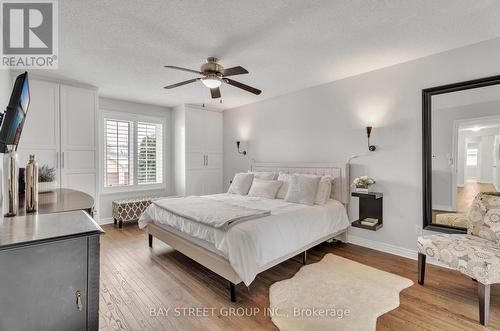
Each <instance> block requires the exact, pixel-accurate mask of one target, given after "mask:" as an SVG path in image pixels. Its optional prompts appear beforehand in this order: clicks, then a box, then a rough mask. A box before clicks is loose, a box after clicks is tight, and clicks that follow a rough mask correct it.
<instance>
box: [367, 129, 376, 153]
mask: <svg viewBox="0 0 500 331" xmlns="http://www.w3.org/2000/svg"><path fill="white" fill-rule="evenodd" d="M372 129H373V128H372V127H371V126H367V127H366V136H367V137H368V150H369V151H370V152H373V151H375V150H376V149H377V147H375V145H370V134H371V133H372Z"/></svg>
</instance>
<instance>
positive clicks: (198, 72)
mask: <svg viewBox="0 0 500 331" xmlns="http://www.w3.org/2000/svg"><path fill="white" fill-rule="evenodd" d="M164 67H165V68H169V69H176V70H182V71H187V72H192V73H195V74H199V75H203V73H202V72H201V71H198V70H192V69H187V68H182V67H177V66H164Z"/></svg>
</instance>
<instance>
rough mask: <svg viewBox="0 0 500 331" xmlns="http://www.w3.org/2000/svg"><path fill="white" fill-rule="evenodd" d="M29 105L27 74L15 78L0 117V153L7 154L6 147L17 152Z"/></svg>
mask: <svg viewBox="0 0 500 331" xmlns="http://www.w3.org/2000/svg"><path fill="white" fill-rule="evenodd" d="M29 105H30V89H29V84H28V73H27V72H25V73H23V74H20V75H19V76H17V78H16V81H15V83H14V88H13V89H12V94H11V95H10V101H9V105H8V106H7V109H6V110H5V113H4V114H3V117H2V123H1V126H0V153H6V152H8V149H7V146H13V147H12V149H13V150H17V145H18V144H19V139H20V137H21V132H22V130H23V126H24V121H25V119H26V114H27V113H28V108H29Z"/></svg>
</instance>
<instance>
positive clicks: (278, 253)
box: [139, 193, 349, 286]
mask: <svg viewBox="0 0 500 331" xmlns="http://www.w3.org/2000/svg"><path fill="white" fill-rule="evenodd" d="M205 197H207V198H210V199H215V200H219V201H224V202H227V203H231V204H234V205H241V206H245V207H249V208H254V209H261V210H270V211H271V215H270V216H266V217H262V218H258V219H254V220H250V221H247V222H243V223H238V224H235V225H233V226H231V227H230V228H229V229H228V230H227V231H223V230H221V229H216V228H214V227H210V226H207V225H204V224H200V223H197V222H194V221H190V220H189V219H186V218H183V217H180V216H176V215H174V214H172V213H169V212H168V211H166V210H164V209H161V208H159V207H158V206H156V205H154V204H151V205H150V206H149V207H148V208H147V209H146V211H145V212H144V213H143V214H142V215H141V218H140V220H139V227H140V228H141V229H142V228H144V227H146V226H147V223H149V222H154V223H155V224H158V225H162V224H163V225H168V226H170V227H172V228H174V229H176V230H178V231H181V232H182V233H184V234H187V235H189V236H191V237H194V238H196V239H199V240H203V241H205V242H208V243H209V244H212V245H213V246H214V247H215V249H216V250H217V251H218V252H219V254H220V255H222V256H224V257H226V258H227V259H228V260H229V262H230V263H231V266H232V267H233V269H234V270H235V271H236V273H237V274H238V275H239V276H240V278H241V280H242V281H243V282H244V283H245V284H246V285H247V286H248V285H250V283H251V282H252V281H253V280H254V279H255V276H256V275H257V273H258V272H259V269H260V268H262V267H264V266H265V265H266V264H268V263H270V262H272V261H274V260H276V259H279V258H280V257H283V256H286V255H289V254H291V253H293V252H295V251H297V250H299V249H301V248H302V247H304V246H306V245H308V244H310V243H312V242H315V241H317V240H319V239H321V238H323V237H325V236H326V235H329V234H333V233H336V232H339V231H341V230H344V229H346V228H347V227H348V226H349V220H348V218H347V213H346V210H345V208H344V206H343V205H342V204H341V203H340V202H339V201H336V200H329V201H328V202H327V203H326V204H324V205H314V206H306V205H301V204H295V203H290V202H286V201H283V200H280V199H266V198H259V197H248V196H241V195H236V194H227V193H223V194H216V195H209V196H205Z"/></svg>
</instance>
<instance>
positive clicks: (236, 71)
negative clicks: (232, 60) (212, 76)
mask: <svg viewBox="0 0 500 331" xmlns="http://www.w3.org/2000/svg"><path fill="white" fill-rule="evenodd" d="M243 74H248V70H247V69H245V68H243V67H240V66H237V67H232V68H227V69H224V71H222V75H223V76H225V77H227V76H234V75H243Z"/></svg>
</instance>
